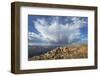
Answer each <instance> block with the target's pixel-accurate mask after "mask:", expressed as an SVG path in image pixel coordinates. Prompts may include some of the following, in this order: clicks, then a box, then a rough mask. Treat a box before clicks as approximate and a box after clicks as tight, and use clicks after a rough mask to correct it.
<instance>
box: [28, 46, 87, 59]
mask: <svg viewBox="0 0 100 76" xmlns="http://www.w3.org/2000/svg"><path fill="white" fill-rule="evenodd" d="M87 55H88V48H87V45H72V46H65V47H57V48H55V49H53V50H51V51H49V52H47V53H45V54H42V55H39V56H33V57H31V58H29V60H53V59H76V58H77V59H79V58H87V57H88V56H87Z"/></svg>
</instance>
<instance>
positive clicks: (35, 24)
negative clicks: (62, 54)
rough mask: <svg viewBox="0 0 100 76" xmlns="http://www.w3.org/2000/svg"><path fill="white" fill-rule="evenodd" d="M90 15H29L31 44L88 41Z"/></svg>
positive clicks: (80, 42) (66, 43) (29, 39)
mask: <svg viewBox="0 0 100 76" xmlns="http://www.w3.org/2000/svg"><path fill="white" fill-rule="evenodd" d="M87 39H88V17H78V16H77V17H76V16H46V15H28V44H29V45H69V44H83V43H87V41H88V40H87Z"/></svg>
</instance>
